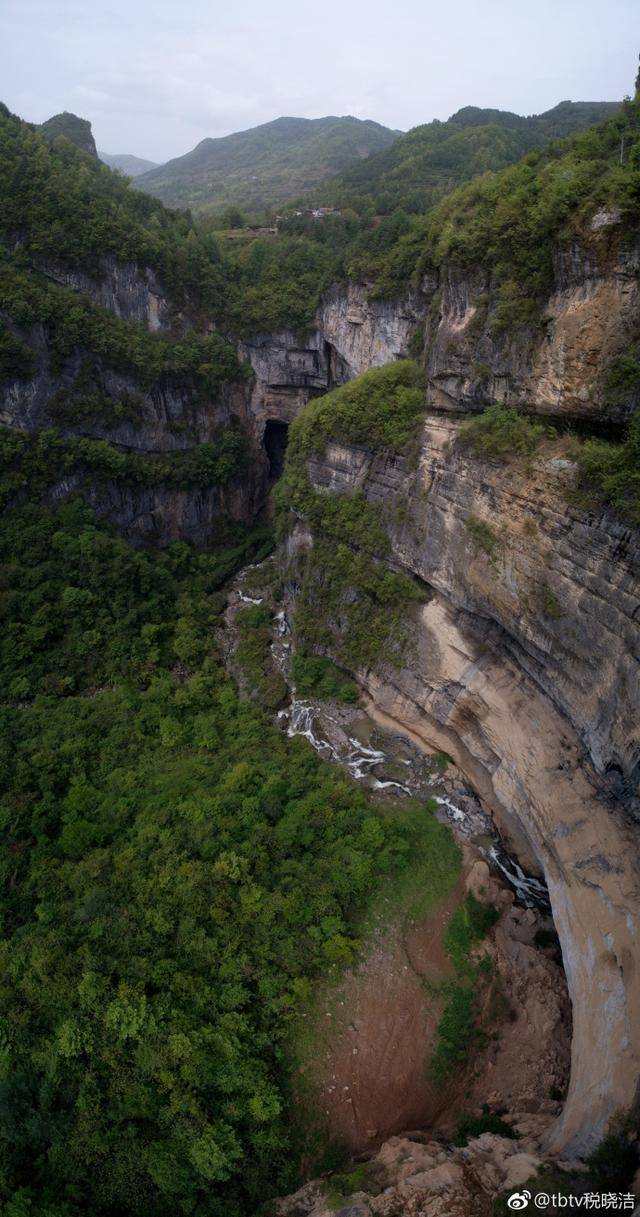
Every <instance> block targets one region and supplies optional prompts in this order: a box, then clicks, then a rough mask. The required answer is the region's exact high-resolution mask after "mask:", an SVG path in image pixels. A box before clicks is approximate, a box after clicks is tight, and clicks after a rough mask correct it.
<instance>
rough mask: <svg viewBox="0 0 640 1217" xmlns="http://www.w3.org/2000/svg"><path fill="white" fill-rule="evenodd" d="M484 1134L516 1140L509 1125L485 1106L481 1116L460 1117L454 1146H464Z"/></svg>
mask: <svg viewBox="0 0 640 1217" xmlns="http://www.w3.org/2000/svg"><path fill="white" fill-rule="evenodd" d="M484 1132H490V1133H494V1134H495V1135H496V1136H497V1137H508V1138H509V1139H510V1140H516V1139H517V1137H518V1134H517V1132H516V1131H515V1129H514V1128H513V1127H512V1125H511V1124H507V1122H506V1120H503V1119H502V1117H501V1116H500V1114H499V1113H498V1112H497V1111H490V1110H489V1108H488V1107H487V1105H486V1104H485V1106H484V1110H483V1113H482V1115H481V1116H461V1118H460V1120H459V1121H458V1127H457V1128H456V1133H455V1136H454V1142H455V1144H456V1145H466V1144H467V1142H468V1141H472V1140H473V1139H474V1137H481V1136H482V1134H483V1133H484Z"/></svg>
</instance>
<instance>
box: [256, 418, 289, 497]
mask: <svg viewBox="0 0 640 1217" xmlns="http://www.w3.org/2000/svg"><path fill="white" fill-rule="evenodd" d="M288 441H289V424H288V423H282V422H280V421H279V419H276V418H269V419H267V424H266V426H265V429H264V437H263V440H262V442H263V444H264V449H265V452H266V454H267V460H268V461H269V481H271V482H275V481H276V480H277V478H279V477H280V476H281V474H282V471H283V469H284V458H285V453H286V451H287V443H288Z"/></svg>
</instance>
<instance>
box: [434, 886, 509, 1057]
mask: <svg viewBox="0 0 640 1217" xmlns="http://www.w3.org/2000/svg"><path fill="white" fill-rule="evenodd" d="M498 916H499V913H498V910H497V909H495V908H494V907H493V905H490V904H483V903H482V902H481V901H479V900H476V898H475V896H473V895H472V894H471V892H468V893H467V895H466V896H465V898H464V900H463V902H462V904H460V905H459V906H458V908H457V909H456V911H455V913H454V914H453V916H452V917H451V920H450V921H449V924H448V926H447V929H446V931H445V950H446V952H447V955H448V957H449V959H450V960H451V962H452V964H453V967H454V970H455V978H454V979H452V980H448V981H445V982H444V984H443V985H442V986H440V995H441V996H442V997H444V1001H445V1004H444V1009H443V1011H442V1014H441V1016H440V1021H439V1023H438V1027H437V1030H436V1035H435V1042H434V1047H433V1051H432V1053H431V1059H430V1061H429V1073H430V1075H431V1077H432V1078H434V1079H435V1080H436V1081H444V1080H445V1079H446V1078H447V1077H449V1076H450V1075H451V1073H453V1071H454V1069H456V1068H457V1067H459V1066H460V1065H461V1064H462V1062H464V1061H465V1060H466V1059H467V1057H468V1055H469V1051H470V1049H471V1048H472V1046H473V1045H474V1043H475V1044H479V1043H480V1042H481V1036H482V1033H481V1031H480V1030H479V1028H478V1026H477V1020H476V1015H477V1000H476V999H477V992H478V984H479V982H480V981H481V979H482V978H483V977H484V976H485V975H486V969H485V968H483V966H482V965H483V961H482V960H481V961H480V962H479V963H474V962H473V961H472V958H471V957H472V952H473V950H474V948H475V947H476V946H477V945H478V944H479V943H480V942H481V941H482V939H483V938H484V937H485V936H486V934H487V933H488V932H489V930H490V929H491V927H492V926H493V925H495V922H496V921H497V919H498Z"/></svg>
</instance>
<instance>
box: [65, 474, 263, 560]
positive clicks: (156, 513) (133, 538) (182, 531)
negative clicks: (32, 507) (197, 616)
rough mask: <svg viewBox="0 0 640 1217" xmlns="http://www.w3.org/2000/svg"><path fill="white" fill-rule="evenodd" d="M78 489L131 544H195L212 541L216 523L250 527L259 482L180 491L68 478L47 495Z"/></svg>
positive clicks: (256, 508)
mask: <svg viewBox="0 0 640 1217" xmlns="http://www.w3.org/2000/svg"><path fill="white" fill-rule="evenodd" d="M80 488H82V497H83V499H84V500H85V502H86V503H87V504H88V505H89V507H92V508H93V509H94V511H95V512H96V515H97V516H100V517H106V518H107V519H108V520H109V522H110V523H111V524H113V525H114V527H115V528H117V530H118V532H120V533H121V534H122V536H124V537H126V538H127V540H128V541H130V542H131V543H132V544H134V545H137V544H145V545H161V546H162V545H168V544H169V543H170V542H171V541H184V540H185V539H188V540H190V541H192V542H193V543H194V544H195V545H202V546H204V545H211V544H213V543H215V540H216V535H217V533H218V531H219V528H220V524H221V521H222V520H224V518H225V517H226V518H229V519H232V520H236V521H242V522H244V523H247V524H250V523H252V522H253V520H255V517H256V514H257V512H258V511H259V509H260V507H261V506H262V502H263V499H264V488H263V485H262V483H261V481H260V480H259V479H255V480H253V479H252V480H249V481H248V480H247V479H246V478H245V477H242V478H237V479H234V480H233V481H231V482H229V483H227V484H226V485H224V486H215V485H213V486H205V487H201V488H193V489H189V490H182V489H179V488H176V487H175V486H163V485H159V486H140V485H137V484H132V483H124V484H123V483H118V482H110V481H97V480H91V479H89V481H87V479H86V478H81V477H80V476H79V475H75V474H71V475H70V476H68V477H66V478H64V479H63V480H61V481H59V482H57V483H56V484H55V485H54V486H52V487H51V489H50V491H49V498H50V500H51V501H52V502H53V503H56V502H57V501H60V500H63V499H66V498H67V497H68V496H69V495H70V494H74V493H75V492H76V491H79V490H80Z"/></svg>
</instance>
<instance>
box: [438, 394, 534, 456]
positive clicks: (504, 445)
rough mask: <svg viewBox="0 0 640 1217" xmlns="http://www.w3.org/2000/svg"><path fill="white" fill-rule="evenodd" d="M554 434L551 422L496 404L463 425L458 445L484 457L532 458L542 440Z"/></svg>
mask: <svg viewBox="0 0 640 1217" xmlns="http://www.w3.org/2000/svg"><path fill="white" fill-rule="evenodd" d="M553 435H555V431H554V429H553V427H551V426H549V424H548V423H544V422H539V421H537V420H534V419H532V418H529V417H527V415H526V414H522V413H521V412H520V411H519V410H512V409H510V408H509V407H508V406H503V405H499V404H496V405H493V406H488V407H487V409H486V410H484V411H483V413H482V414H478V415H477V416H476V417H475V418H472V419H469V421H468V422H464V423H463V424H462V426H461V427H460V433H459V437H458V443H460V444H463V445H466V446H467V447H469V448H470V449H472V451H474V452H476V453H478V454H480V455H482V456H499V457H507V456H530V455H531V453H532V452H535V450H536V448H537V447H538V445H539V444H540V443H541V442H542V440H543V439H547V438H549V437H551V436H553Z"/></svg>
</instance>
